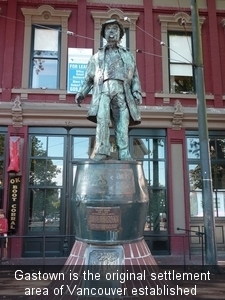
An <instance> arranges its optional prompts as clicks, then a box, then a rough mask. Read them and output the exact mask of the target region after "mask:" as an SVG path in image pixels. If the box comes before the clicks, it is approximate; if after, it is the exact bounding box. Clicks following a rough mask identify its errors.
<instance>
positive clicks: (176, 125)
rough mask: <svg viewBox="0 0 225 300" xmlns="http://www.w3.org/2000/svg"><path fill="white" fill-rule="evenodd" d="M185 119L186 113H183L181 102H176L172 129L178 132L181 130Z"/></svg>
mask: <svg viewBox="0 0 225 300" xmlns="http://www.w3.org/2000/svg"><path fill="white" fill-rule="evenodd" d="M183 117H184V113H183V107H182V105H181V102H180V100H176V101H175V103H174V113H173V119H172V129H176V130H179V129H181V127H182V121H183Z"/></svg>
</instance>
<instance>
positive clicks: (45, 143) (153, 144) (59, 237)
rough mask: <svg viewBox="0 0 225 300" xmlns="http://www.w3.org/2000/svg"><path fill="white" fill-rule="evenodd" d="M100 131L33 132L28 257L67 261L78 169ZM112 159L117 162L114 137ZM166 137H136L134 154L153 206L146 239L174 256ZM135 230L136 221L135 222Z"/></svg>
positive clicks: (151, 133)
mask: <svg viewBox="0 0 225 300" xmlns="http://www.w3.org/2000/svg"><path fill="white" fill-rule="evenodd" d="M94 136H95V129H94V128H91V129H90V128H89V129H79V128H73V129H66V128H30V129H29V151H28V152H29V160H28V170H29V171H28V174H29V175H28V176H27V186H28V189H27V194H26V195H27V196H26V199H27V201H26V225H25V235H26V237H25V238H24V243H23V256H24V257H34V256H35V257H43V256H46V257H47V256H49V257H51V256H67V255H69V252H70V249H71V247H72V246H73V243H74V234H75V233H74V226H73V222H74V214H73V208H72V207H71V197H72V189H73V182H74V177H75V174H76V164H77V162H78V161H81V160H88V159H90V155H91V153H92V149H93V147H94V141H95V137H94ZM110 142H111V156H112V158H115V159H117V150H116V147H115V140H114V137H113V132H112V137H111V140H110ZM165 147H166V145H165V131H163V130H143V129H142V130H137V129H133V130H131V131H130V150H131V153H132V156H133V157H134V158H135V159H136V160H140V161H142V163H143V169H144V173H145V177H146V180H147V182H148V186H149V194H150V199H151V200H150V204H149V208H148V213H147V218H146V225H145V231H144V235H145V238H146V241H147V243H148V245H149V247H150V249H151V250H152V251H153V252H154V253H156V254H157V253H158V254H160V253H162V254H165V253H167V254H168V253H169V239H168V231H167V222H168V220H167V193H166V171H165V170H166V155H165V153H166V149H165ZM131 226H132V221H131Z"/></svg>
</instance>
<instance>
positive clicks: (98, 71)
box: [79, 46, 141, 125]
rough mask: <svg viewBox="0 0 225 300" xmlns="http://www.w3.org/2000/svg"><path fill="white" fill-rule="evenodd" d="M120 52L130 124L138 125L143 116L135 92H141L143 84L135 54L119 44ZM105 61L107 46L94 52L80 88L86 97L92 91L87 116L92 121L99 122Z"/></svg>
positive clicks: (80, 91)
mask: <svg viewBox="0 0 225 300" xmlns="http://www.w3.org/2000/svg"><path fill="white" fill-rule="evenodd" d="M118 50H119V53H120V55H121V58H122V60H123V63H124V71H125V72H124V74H125V76H124V81H123V82H124V91H125V98H126V102H127V106H128V108H129V112H130V125H137V124H140V123H141V116H140V111H139V108H138V106H137V104H136V102H135V99H134V97H133V92H138V93H140V94H141V85H140V80H139V76H138V72H137V68H136V63H135V60H134V57H133V55H132V54H131V53H130V52H129V51H127V50H126V49H125V48H123V47H121V46H119V49H118ZM104 63H105V47H103V48H101V49H100V50H99V51H98V53H96V54H94V55H93V56H92V57H91V58H90V60H89V62H88V65H87V70H86V76H85V79H84V82H83V84H82V86H81V88H80V90H79V93H82V94H83V96H84V97H85V96H86V95H87V94H88V93H89V91H90V90H91V89H92V88H93V91H92V100H91V105H90V108H89V110H88V115H87V118H88V119H89V120H91V121H92V122H95V123H97V118H96V117H97V113H98V108H99V101H100V100H101V91H102V85H103V81H104V78H103V73H104Z"/></svg>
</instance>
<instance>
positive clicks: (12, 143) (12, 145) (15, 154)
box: [7, 136, 20, 173]
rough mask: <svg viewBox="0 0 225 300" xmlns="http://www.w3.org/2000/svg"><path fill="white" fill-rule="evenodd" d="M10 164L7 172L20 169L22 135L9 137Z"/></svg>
mask: <svg viewBox="0 0 225 300" xmlns="http://www.w3.org/2000/svg"><path fill="white" fill-rule="evenodd" d="M9 160H10V161H9V166H8V169H7V172H16V173H18V172H19V171H20V137H18V136H10V139H9Z"/></svg>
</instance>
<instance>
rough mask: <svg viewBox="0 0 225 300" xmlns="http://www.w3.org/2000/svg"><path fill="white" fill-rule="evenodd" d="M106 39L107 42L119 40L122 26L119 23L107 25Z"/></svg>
mask: <svg viewBox="0 0 225 300" xmlns="http://www.w3.org/2000/svg"><path fill="white" fill-rule="evenodd" d="M105 39H106V40H107V42H109V43H110V42H119V40H120V28H119V26H118V25H117V24H109V25H106V26H105Z"/></svg>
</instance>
